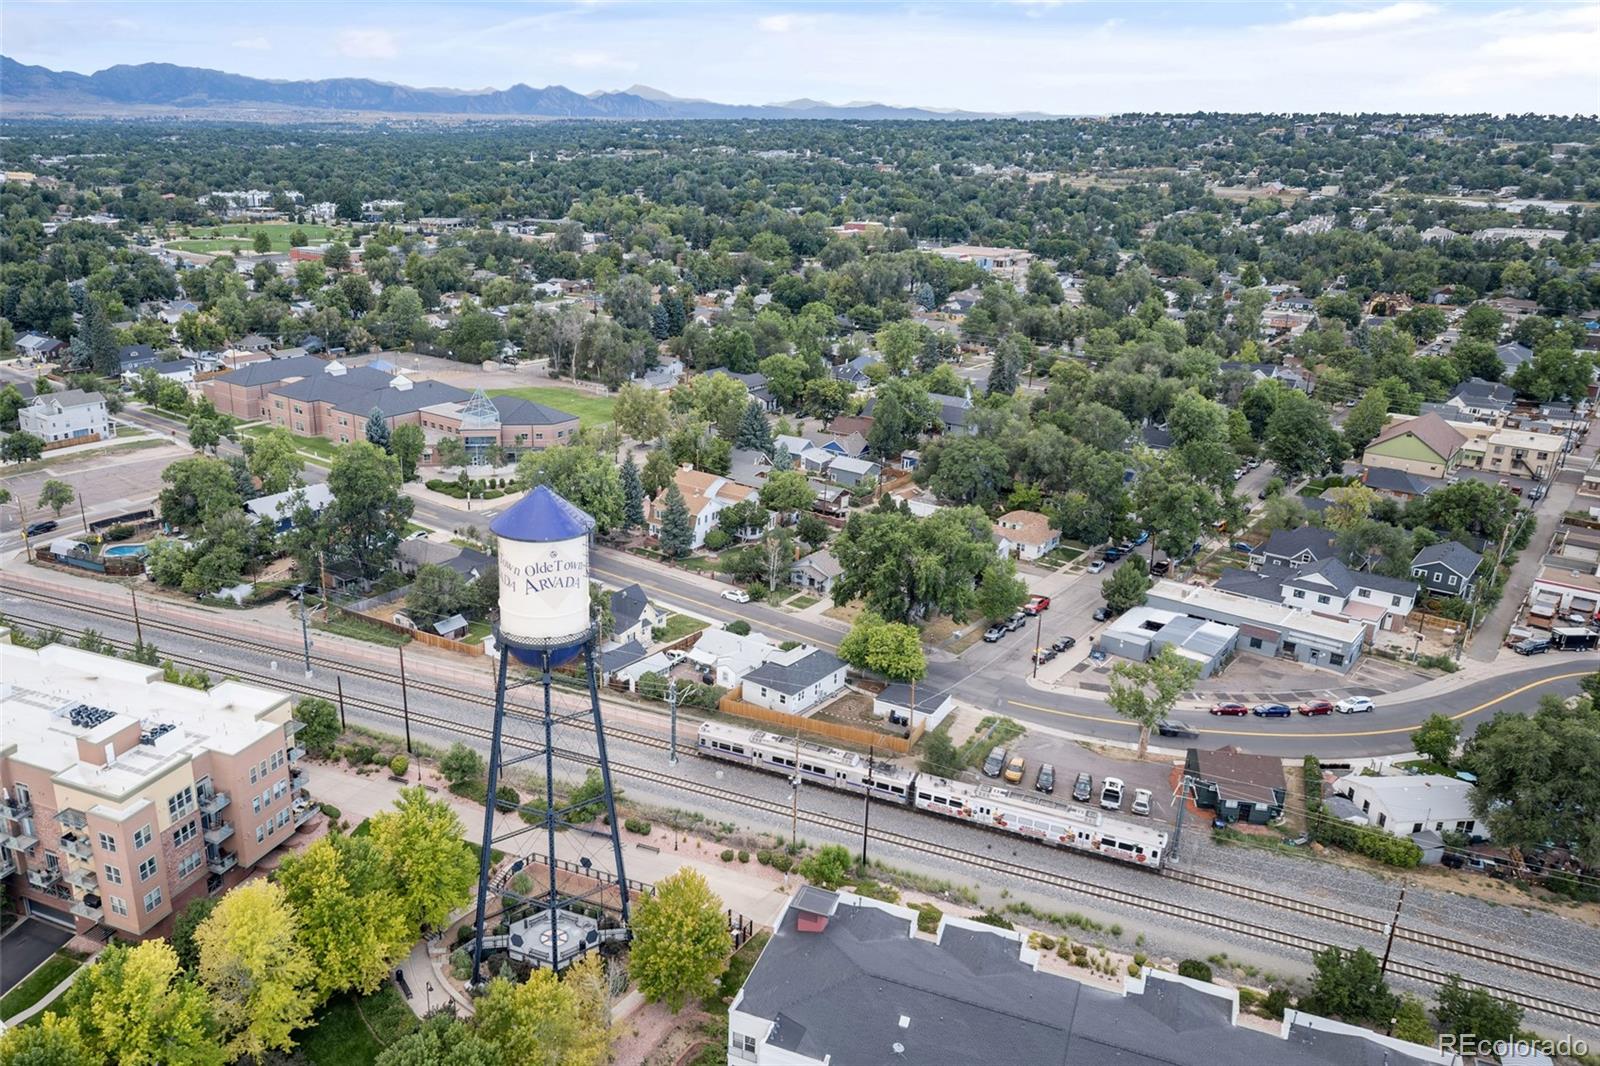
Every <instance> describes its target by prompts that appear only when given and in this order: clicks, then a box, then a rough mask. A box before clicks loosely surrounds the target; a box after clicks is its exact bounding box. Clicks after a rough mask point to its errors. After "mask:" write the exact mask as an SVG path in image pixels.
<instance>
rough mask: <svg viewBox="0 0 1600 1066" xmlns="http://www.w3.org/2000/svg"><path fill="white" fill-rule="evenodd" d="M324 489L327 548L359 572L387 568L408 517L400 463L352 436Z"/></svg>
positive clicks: (330, 470) (336, 457)
mask: <svg viewBox="0 0 1600 1066" xmlns="http://www.w3.org/2000/svg"><path fill="white" fill-rule="evenodd" d="M168 469H169V470H170V469H171V467H168ZM328 489H329V491H330V492H332V493H333V501H332V502H331V503H329V504H328V506H327V507H326V508H325V509H324V510H323V512H322V521H321V529H322V533H323V536H324V538H325V544H326V546H327V551H328V554H329V555H331V556H333V557H334V558H336V559H343V560H345V561H347V562H350V563H352V564H354V565H355V566H356V567H358V568H359V569H360V571H361V572H362V573H367V574H374V573H378V572H379V571H381V570H384V569H386V568H387V567H388V566H389V563H390V562H391V561H392V560H393V559H394V555H395V551H396V550H397V549H398V548H399V546H400V540H401V538H402V537H404V536H405V532H406V523H407V522H408V521H409V520H410V518H411V510H412V503H411V498H410V497H409V496H406V495H405V494H404V493H402V492H401V491H400V464H399V463H397V462H396V461H395V459H394V457H393V456H392V455H387V454H385V453H384V451H383V449H381V448H379V447H378V446H377V445H374V444H371V443H369V442H367V441H352V442H351V443H349V444H346V445H345V446H344V447H342V448H340V449H339V450H338V452H337V453H336V454H335V455H334V457H333V464H332V466H330V467H329V468H328Z"/></svg>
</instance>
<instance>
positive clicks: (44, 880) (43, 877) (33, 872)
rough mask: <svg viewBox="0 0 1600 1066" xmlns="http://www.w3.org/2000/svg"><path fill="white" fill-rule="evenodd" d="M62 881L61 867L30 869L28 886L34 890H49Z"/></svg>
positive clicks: (33, 867) (36, 867)
mask: <svg viewBox="0 0 1600 1066" xmlns="http://www.w3.org/2000/svg"><path fill="white" fill-rule="evenodd" d="M60 880H61V867H59V866H30V867H28V884H30V885H32V886H33V887H34V888H49V887H50V886H52V885H54V884H56V883H57V882H59V881H60Z"/></svg>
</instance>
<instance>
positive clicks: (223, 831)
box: [200, 818, 233, 844]
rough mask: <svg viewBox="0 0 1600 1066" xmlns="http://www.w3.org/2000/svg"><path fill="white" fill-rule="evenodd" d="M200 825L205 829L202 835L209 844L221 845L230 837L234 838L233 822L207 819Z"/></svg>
mask: <svg viewBox="0 0 1600 1066" xmlns="http://www.w3.org/2000/svg"><path fill="white" fill-rule="evenodd" d="M200 824H201V825H202V826H203V827H204V830H203V832H201V834H200V835H201V837H203V838H204V839H205V842H206V843H207V844H220V843H222V842H223V841H224V840H227V839H228V838H229V837H231V836H233V823H232V822H221V821H212V820H211V819H210V818H207V819H206V820H205V821H203V822H201V823H200Z"/></svg>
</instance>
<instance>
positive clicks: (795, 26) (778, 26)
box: [756, 15, 816, 33]
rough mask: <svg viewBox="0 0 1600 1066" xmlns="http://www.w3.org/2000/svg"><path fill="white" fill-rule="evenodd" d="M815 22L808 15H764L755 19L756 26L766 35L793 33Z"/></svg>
mask: <svg viewBox="0 0 1600 1066" xmlns="http://www.w3.org/2000/svg"><path fill="white" fill-rule="evenodd" d="M815 21H816V20H815V19H813V18H811V17H810V16H809V15H765V16H763V17H761V18H758V19H756V26H757V27H758V28H760V29H762V30H765V31H766V32H767V33H793V32H794V31H795V30H800V29H805V28H806V27H807V26H809V25H811V24H812V23H813V22H815Z"/></svg>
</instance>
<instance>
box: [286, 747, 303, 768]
mask: <svg viewBox="0 0 1600 1066" xmlns="http://www.w3.org/2000/svg"><path fill="white" fill-rule="evenodd" d="M305 757H306V749H304V748H300V747H294V748H290V749H289V765H291V766H293V765H294V764H295V763H297V762H299V761H300V760H301V759H304V758H305Z"/></svg>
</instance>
